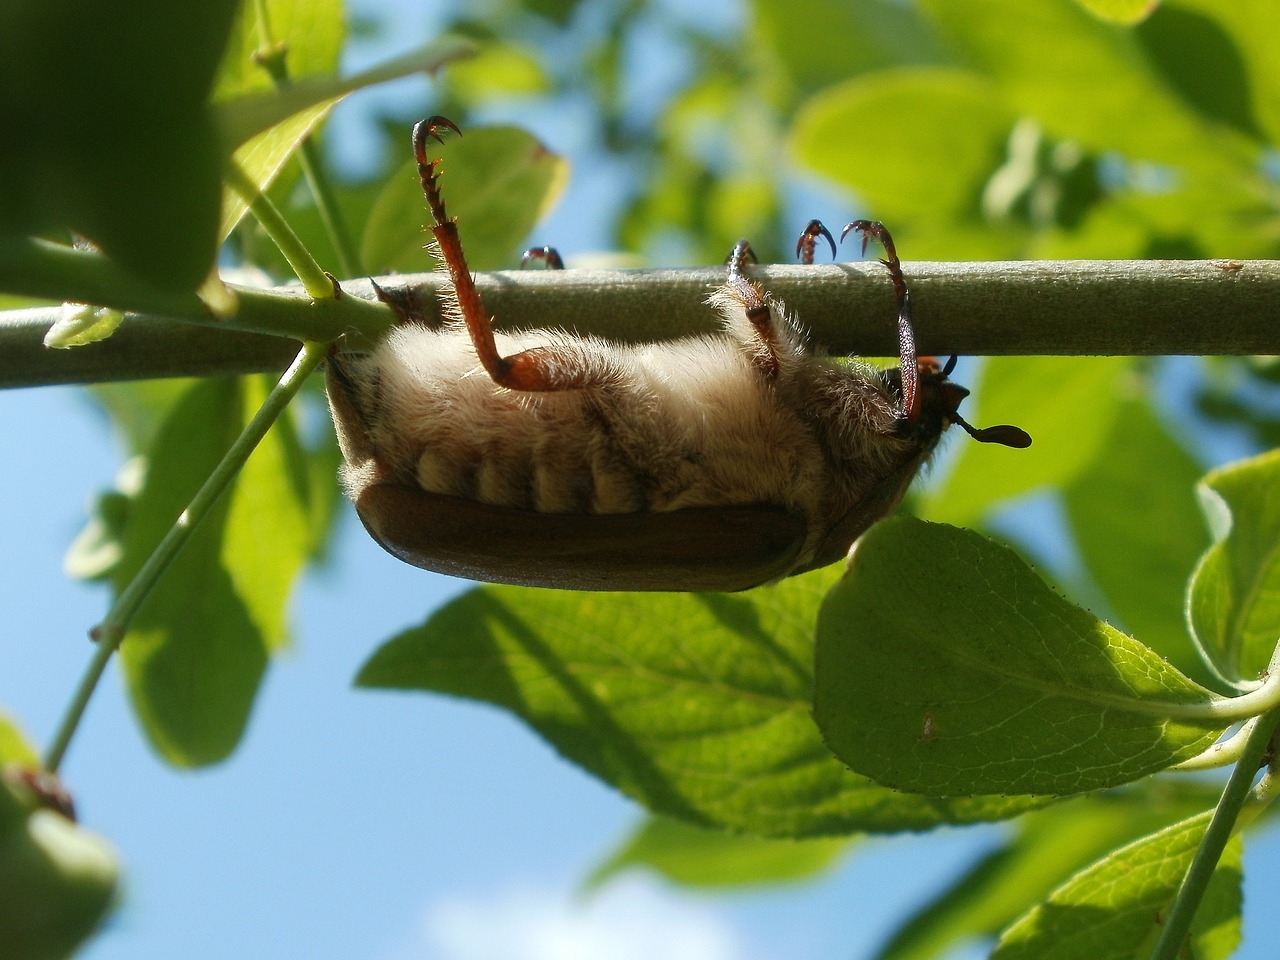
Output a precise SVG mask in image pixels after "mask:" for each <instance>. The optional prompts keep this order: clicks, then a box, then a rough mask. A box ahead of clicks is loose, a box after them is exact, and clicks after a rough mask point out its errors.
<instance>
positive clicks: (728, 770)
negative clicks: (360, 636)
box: [357, 570, 1037, 837]
mask: <svg viewBox="0 0 1280 960" xmlns="http://www.w3.org/2000/svg"><path fill="white" fill-rule="evenodd" d="M834 576H835V572H834V571H832V570H826V571H818V572H816V573H814V574H811V575H808V576H805V577H798V578H792V579H790V580H787V581H784V582H783V583H780V584H778V585H776V586H773V587H766V588H761V589H758V590H754V591H751V592H748V593H744V594H735V595H723V594H640V593H633V594H595V593H590V594H584V593H569V592H562V591H552V590H521V589H518V588H514V587H485V588H481V589H477V590H474V591H472V592H470V593H468V594H465V595H464V596H462V597H460V598H459V599H457V600H455V601H454V602H452V603H450V604H448V605H447V606H445V607H443V608H441V609H440V610H438V611H437V612H436V613H435V614H434V615H433V616H432V617H431V618H430V619H429V620H428V621H427V622H426V624H424V625H423V626H421V627H417V628H414V629H411V630H408V631H405V632H404V633H402V634H400V635H399V636H397V637H394V638H392V639H391V640H390V641H388V642H387V643H386V644H384V645H383V646H382V648H381V649H379V650H378V651H377V652H376V653H375V654H374V655H373V656H372V657H371V658H370V660H369V662H368V663H366V664H365V665H364V667H363V668H362V669H361V671H360V674H359V677H358V678H357V683H358V684H359V685H360V686H364V687H381V688H387V689H398V690H399V689H409V690H434V691H438V692H441V693H449V694H453V695H455V696H462V697H468V698H471V699H475V700H481V701H486V702H489V703H493V704H496V705H498V706H501V707H504V708H505V709H507V710H510V711H511V712H512V713H514V714H516V715H517V716H519V717H520V718H522V719H523V720H525V722H527V723H528V724H529V725H530V726H531V727H533V728H534V729H535V730H536V731H537V732H538V733H540V734H541V735H542V736H543V737H545V738H546V739H547V740H548V741H550V742H551V743H552V744H553V745H554V746H555V748H556V749H557V750H559V751H560V752H561V753H562V754H563V755H564V756H565V757H566V758H567V759H569V760H571V761H573V762H574V763H577V764H579V765H580V766H582V767H584V768H585V769H587V770H588V771H590V772H591V773H593V774H595V775H596V776H598V777H600V778H601V779H602V780H604V781H605V782H607V783H610V784H613V785H614V786H615V787H617V788H618V789H619V790H621V791H623V792H624V793H626V794H627V795H628V796H631V797H634V798H635V799H637V800H638V801H639V802H640V803H642V804H643V805H644V806H646V807H647V808H648V809H649V810H650V811H652V812H654V813H658V814H662V815H664V816H668V817H673V818H678V819H680V820H684V821H687V822H690V823H694V824H699V825H702V826H717V827H721V828H724V829H729V830H735V831H741V832H747V833H752V834H757V835H761V836H790V837H811V836H820V835H831V834H840V833H850V832H853V831H856V830H871V831H885V830H903V829H925V828H927V827H930V826H933V825H936V824H939V823H948V822H970V821H977V820H987V819H999V818H1002V817H1008V816H1012V815H1014V814H1015V813H1018V812H1021V811H1022V810H1025V809H1028V808H1029V807H1030V806H1032V805H1034V804H1035V803H1036V802H1037V801H1032V800H1029V799H1028V798H1024V797H999V798H997V797H987V798H959V799H954V800H931V799H926V798H920V797H909V796H905V795H903V794H899V793H895V792H893V791H890V790H886V789H884V788H882V787H878V786H876V785H874V784H872V783H871V782H870V781H868V780H866V779H864V778H862V777H859V776H855V775H854V774H852V773H850V772H849V770H848V769H847V768H846V767H845V766H844V765H843V764H841V763H840V762H838V761H837V760H836V759H835V758H833V757H832V756H831V755H830V754H829V753H828V752H827V750H826V749H825V748H824V747H823V745H822V741H821V739H820V738H819V737H818V731H817V730H816V729H815V728H814V725H813V720H812V719H811V717H810V715H809V709H810V703H811V699H812V698H811V689H810V688H811V683H812V679H811V678H812V675H811V669H810V663H811V660H812V639H811V638H812V632H813V622H814V616H815V611H816V608H817V605H818V602H819V600H820V598H821V596H822V592H823V590H824V589H825V588H826V587H827V586H828V585H829V584H830V583H831V581H832V579H833V577H834Z"/></svg>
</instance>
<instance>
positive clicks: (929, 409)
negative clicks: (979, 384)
mask: <svg viewBox="0 0 1280 960" xmlns="http://www.w3.org/2000/svg"><path fill="white" fill-rule="evenodd" d="M955 366H956V358H955V357H954V356H953V357H951V358H950V359H949V360H948V361H947V362H946V364H945V365H943V364H940V363H938V360H937V358H936V357H918V358H917V359H916V370H915V373H916V378H915V379H916V383H915V389H914V391H913V397H912V399H913V400H914V403H910V404H908V403H906V402H904V410H903V413H902V420H901V421H900V430H901V432H902V433H903V434H904V435H907V436H914V437H920V438H930V439H936V438H937V437H938V436H940V435H941V433H942V431H943V430H944V429H946V427H947V426H948V425H949V424H952V423H954V424H957V425H958V426H959V427H960V428H961V429H962V430H964V432H965V433H967V434H969V436H971V437H973V439H975V440H977V441H979V442H981V443H999V444H1003V445H1004V446H1006V447H1019V448H1021V447H1029V446H1031V437H1030V435H1029V434H1028V433H1027V432H1026V431H1025V430H1023V429H1022V428H1021V427H1015V426H1012V425H1011V424H1007V423H1002V424H998V425H996V426H994V427H982V428H977V427H974V426H972V425H971V424H970V423H969V422H968V421H967V420H965V419H964V417H962V416H960V404H961V402H962V401H963V400H964V398H965V397H967V396H969V390H968V388H967V387H962V386H960V384H958V383H956V382H955V381H954V380H951V379H950V377H951V371H952V370H954V369H955ZM885 375H886V377H887V378H888V380H889V383H890V385H891V386H892V387H893V388H894V389H895V390H897V391H898V392H899V394H900V395H903V396H904V397H905V396H907V394H906V392H905V391H903V388H902V373H901V371H900V370H898V369H893V370H887V371H885ZM913 407H914V409H912V408H913Z"/></svg>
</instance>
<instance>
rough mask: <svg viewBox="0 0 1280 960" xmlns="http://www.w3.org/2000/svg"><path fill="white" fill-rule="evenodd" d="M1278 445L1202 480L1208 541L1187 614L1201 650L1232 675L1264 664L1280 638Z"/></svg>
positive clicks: (1250, 674)
mask: <svg viewBox="0 0 1280 960" xmlns="http://www.w3.org/2000/svg"><path fill="white" fill-rule="evenodd" d="M1277 491H1280V450H1272V451H1271V452H1269V453H1264V454H1262V455H1261V456H1257V457H1253V458H1251V459H1249V460H1243V461H1240V462H1238V463H1233V464H1230V465H1228V466H1225V467H1222V468H1221V469H1218V470H1215V471H1213V472H1212V473H1210V474H1209V475H1208V476H1206V477H1205V478H1204V480H1203V481H1202V483H1201V484H1200V488H1199V492H1200V499H1201V504H1202V507H1203V509H1204V512H1205V515H1206V516H1207V517H1208V521H1209V528H1210V531H1211V533H1212V535H1213V546H1211V547H1210V548H1209V550H1208V552H1206V553H1205V555H1204V556H1203V557H1202V558H1201V560H1200V563H1199V565H1198V566H1197V567H1196V570H1195V574H1194V575H1193V576H1192V578H1191V584H1190V588H1189V592H1188V597H1187V612H1188V616H1189V618H1190V621H1191V628H1192V630H1194V631H1195V635H1196V638H1197V640H1198V641H1199V642H1200V645H1201V647H1202V648H1203V649H1204V650H1205V652H1206V654H1207V655H1208V656H1209V657H1210V658H1211V659H1212V660H1213V662H1214V663H1215V664H1217V666H1218V668H1219V669H1220V670H1221V671H1222V672H1223V674H1224V675H1225V676H1227V677H1229V678H1232V679H1253V678H1255V677H1257V676H1258V674H1259V673H1260V672H1261V671H1263V670H1264V669H1266V666H1267V664H1268V662H1269V661H1270V659H1271V653H1272V651H1273V650H1274V649H1275V647H1276V643H1277V641H1278V640H1280V496H1277Z"/></svg>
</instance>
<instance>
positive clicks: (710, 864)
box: [585, 817, 850, 890]
mask: <svg viewBox="0 0 1280 960" xmlns="http://www.w3.org/2000/svg"><path fill="white" fill-rule="evenodd" d="M849 846H850V841H849V840H848V839H846V838H844V837H819V838H817V839H813V840H789V839H776V838H772V837H749V836H742V835H738V834H732V833H726V832H724V831H723V830H707V829H705V828H702V827H695V826H693V825H692V824H688V823H684V822H682V821H680V820H670V819H668V818H666V817H650V818H648V819H646V820H645V821H644V822H643V823H641V824H640V826H639V827H638V828H637V829H636V830H635V831H634V832H633V833H632V834H631V836H630V837H628V838H627V839H626V841H625V842H624V843H623V844H622V846H621V847H620V848H619V849H618V850H616V851H615V852H614V853H613V854H612V855H611V856H609V857H608V858H607V859H606V860H605V861H604V862H603V863H602V864H600V866H598V867H596V868H595V869H594V870H593V871H591V875H590V876H589V877H588V878H587V880H586V884H585V886H586V889H587V890H595V889H598V888H599V887H601V886H603V885H604V884H605V883H606V882H607V881H609V880H611V879H612V878H613V877H615V876H617V875H618V874H619V873H623V872H625V871H627V870H631V869H635V868H643V869H649V870H652V871H654V872H655V873H658V874H660V875H661V876H663V877H665V878H666V879H667V880H670V881H671V882H673V883H678V884H680V885H682V886H685V887H693V888H705V889H725V888H732V887H745V886H752V885H756V884H779V883H786V882H790V881H796V880H806V879H809V878H811V877H813V876H815V875H817V874H820V873H822V872H823V871H825V870H827V869H829V868H830V867H832V866H833V865H834V864H835V863H836V862H837V860H839V858H840V856H841V855H842V854H844V853H845V851H847V850H848V849H849Z"/></svg>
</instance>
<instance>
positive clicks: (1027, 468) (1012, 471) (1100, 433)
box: [920, 357, 1133, 524]
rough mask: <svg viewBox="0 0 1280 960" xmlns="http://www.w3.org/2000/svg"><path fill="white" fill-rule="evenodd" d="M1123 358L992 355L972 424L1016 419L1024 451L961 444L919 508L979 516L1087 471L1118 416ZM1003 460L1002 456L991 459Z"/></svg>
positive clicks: (949, 515)
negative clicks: (1026, 439)
mask: <svg viewBox="0 0 1280 960" xmlns="http://www.w3.org/2000/svg"><path fill="white" fill-rule="evenodd" d="M1132 363H1133V361H1132V360H1130V359H1129V358H1126V357H992V358H991V359H989V360H987V361H986V363H985V364H984V365H983V368H982V375H981V378H980V379H979V381H978V383H976V384H974V385H973V386H974V395H975V398H976V400H977V403H976V404H970V405H969V407H968V408H967V409H965V411H964V413H965V417H966V419H967V420H969V422H970V423H975V424H979V425H985V424H989V423H1014V424H1017V425H1018V426H1019V427H1022V429H1024V430H1026V431H1027V433H1029V434H1031V437H1032V440H1033V442H1032V445H1031V446H1030V447H1029V448H1027V449H1026V450H1001V449H996V450H993V449H992V447H990V446H985V445H984V446H980V445H978V444H973V443H965V444H963V445H962V446H961V447H960V449H959V451H958V452H957V455H956V459H955V462H954V464H953V465H952V467H951V469H950V471H949V472H948V473H947V475H946V477H945V478H944V479H943V481H942V483H941V485H940V486H939V487H937V488H935V489H932V490H930V491H928V492H927V493H926V495H925V497H924V498H923V502H922V504H921V508H920V512H921V514H923V515H925V516H928V517H930V518H933V519H937V520H946V521H947V522H949V523H957V524H972V523H976V522H977V521H979V520H980V519H981V518H982V516H983V515H984V514H985V513H986V511H987V510H988V509H989V508H990V506H991V504H992V503H994V502H995V501H997V500H1001V499H1004V498H1007V497H1015V496H1019V495H1021V494H1026V493H1031V492H1034V491H1038V490H1044V489H1047V488H1051V487H1058V486H1061V485H1063V484H1066V483H1068V482H1070V481H1071V480H1072V479H1073V478H1074V477H1075V476H1076V475H1077V474H1079V473H1080V472H1081V471H1083V470H1085V469H1086V468H1087V467H1088V466H1089V465H1090V464H1091V463H1092V462H1093V460H1094V458H1095V457H1097V456H1098V455H1099V453H1100V451H1101V450H1102V448H1103V445H1104V443H1105V441H1106V438H1107V437H1108V436H1109V435H1110V433H1111V429H1112V424H1113V423H1114V421H1115V418H1116V416H1117V414H1118V411H1119V408H1120V403H1121V397H1122V396H1123V391H1122V389H1121V387H1122V384H1123V382H1124V377H1125V375H1126V374H1127V373H1128V372H1129V370H1130V369H1131V367H1132ZM993 460H998V462H993Z"/></svg>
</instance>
